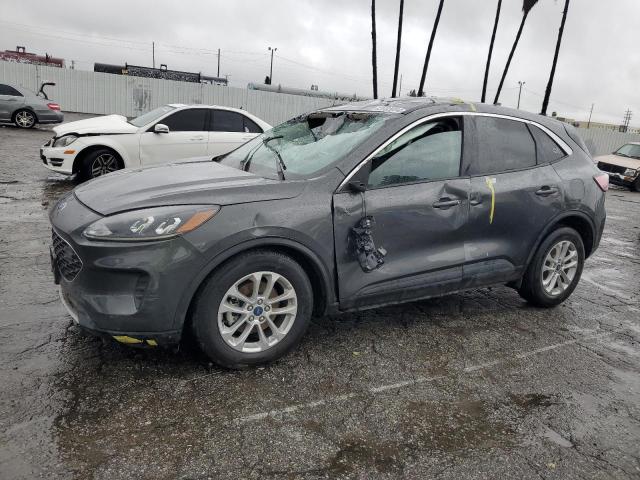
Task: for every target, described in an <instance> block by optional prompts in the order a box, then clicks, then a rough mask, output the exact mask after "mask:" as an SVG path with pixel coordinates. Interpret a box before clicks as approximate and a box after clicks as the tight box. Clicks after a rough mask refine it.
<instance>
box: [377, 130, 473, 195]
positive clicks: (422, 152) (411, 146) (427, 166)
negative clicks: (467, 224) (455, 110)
mask: <svg viewBox="0 0 640 480" xmlns="http://www.w3.org/2000/svg"><path fill="white" fill-rule="evenodd" d="M461 146H462V132H461V131H460V121H459V120H458V119H456V118H446V119H443V120H438V121H435V122H428V123H423V124H421V125H418V126H417V127H415V128H412V129H411V130H409V131H408V132H406V133H404V134H403V135H402V136H400V137H398V138H397V139H396V140H394V141H393V142H391V143H390V144H389V145H387V146H386V147H385V148H384V149H383V150H381V151H380V152H379V153H377V154H376V156H375V157H374V158H373V159H372V161H371V173H370V174H369V182H368V183H369V186H370V187H382V186H386V185H394V184H399V183H408V182H416V181H421V180H424V181H427V180H441V179H444V178H454V177H457V176H458V175H459V171H460V154H461Z"/></svg>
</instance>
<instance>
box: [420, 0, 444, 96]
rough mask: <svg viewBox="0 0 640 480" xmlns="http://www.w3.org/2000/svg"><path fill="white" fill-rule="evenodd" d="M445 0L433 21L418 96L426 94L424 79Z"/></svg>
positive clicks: (441, 1)
mask: <svg viewBox="0 0 640 480" xmlns="http://www.w3.org/2000/svg"><path fill="white" fill-rule="evenodd" d="M443 5H444V0H440V3H439V4H438V13H437V14H436V19H435V21H434V22H433V29H432V30H431V38H430V39H429V47H428V48H427V56H426V57H425V58H424V66H423V67H422V77H420V88H418V96H419V97H421V96H423V95H424V81H425V79H426V78H427V69H428V68H429V60H430V59H431V49H432V48H433V41H434V39H435V38H436V31H437V30H438V23H440V14H441V13H442V6H443Z"/></svg>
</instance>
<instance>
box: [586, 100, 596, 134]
mask: <svg viewBox="0 0 640 480" xmlns="http://www.w3.org/2000/svg"><path fill="white" fill-rule="evenodd" d="M594 105H595V104H594V103H592V104H591V111H590V112H589V121H588V122H587V130H588V129H589V127H590V126H591V115H592V114H593V106H594Z"/></svg>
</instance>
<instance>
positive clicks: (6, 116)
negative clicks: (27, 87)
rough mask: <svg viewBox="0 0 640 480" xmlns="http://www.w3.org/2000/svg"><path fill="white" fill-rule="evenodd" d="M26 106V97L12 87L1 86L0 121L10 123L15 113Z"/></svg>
mask: <svg viewBox="0 0 640 480" xmlns="http://www.w3.org/2000/svg"><path fill="white" fill-rule="evenodd" d="M23 105H24V96H22V94H21V93H20V92H18V91H17V90H16V89H15V88H13V87H11V86H10V85H4V84H0V120H1V121H4V122H10V121H11V118H12V117H13V113H14V112H15V111H16V110H18V109H19V108H20V107H22V106H23Z"/></svg>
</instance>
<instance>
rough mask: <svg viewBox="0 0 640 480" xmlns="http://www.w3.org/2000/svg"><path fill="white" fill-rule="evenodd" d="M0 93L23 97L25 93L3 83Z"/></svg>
mask: <svg viewBox="0 0 640 480" xmlns="http://www.w3.org/2000/svg"><path fill="white" fill-rule="evenodd" d="M0 95H10V96H12V97H22V96H23V95H22V94H21V93H20V92H19V91H18V90H16V89H15V88H13V87H10V86H9V85H3V84H1V83H0Z"/></svg>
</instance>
